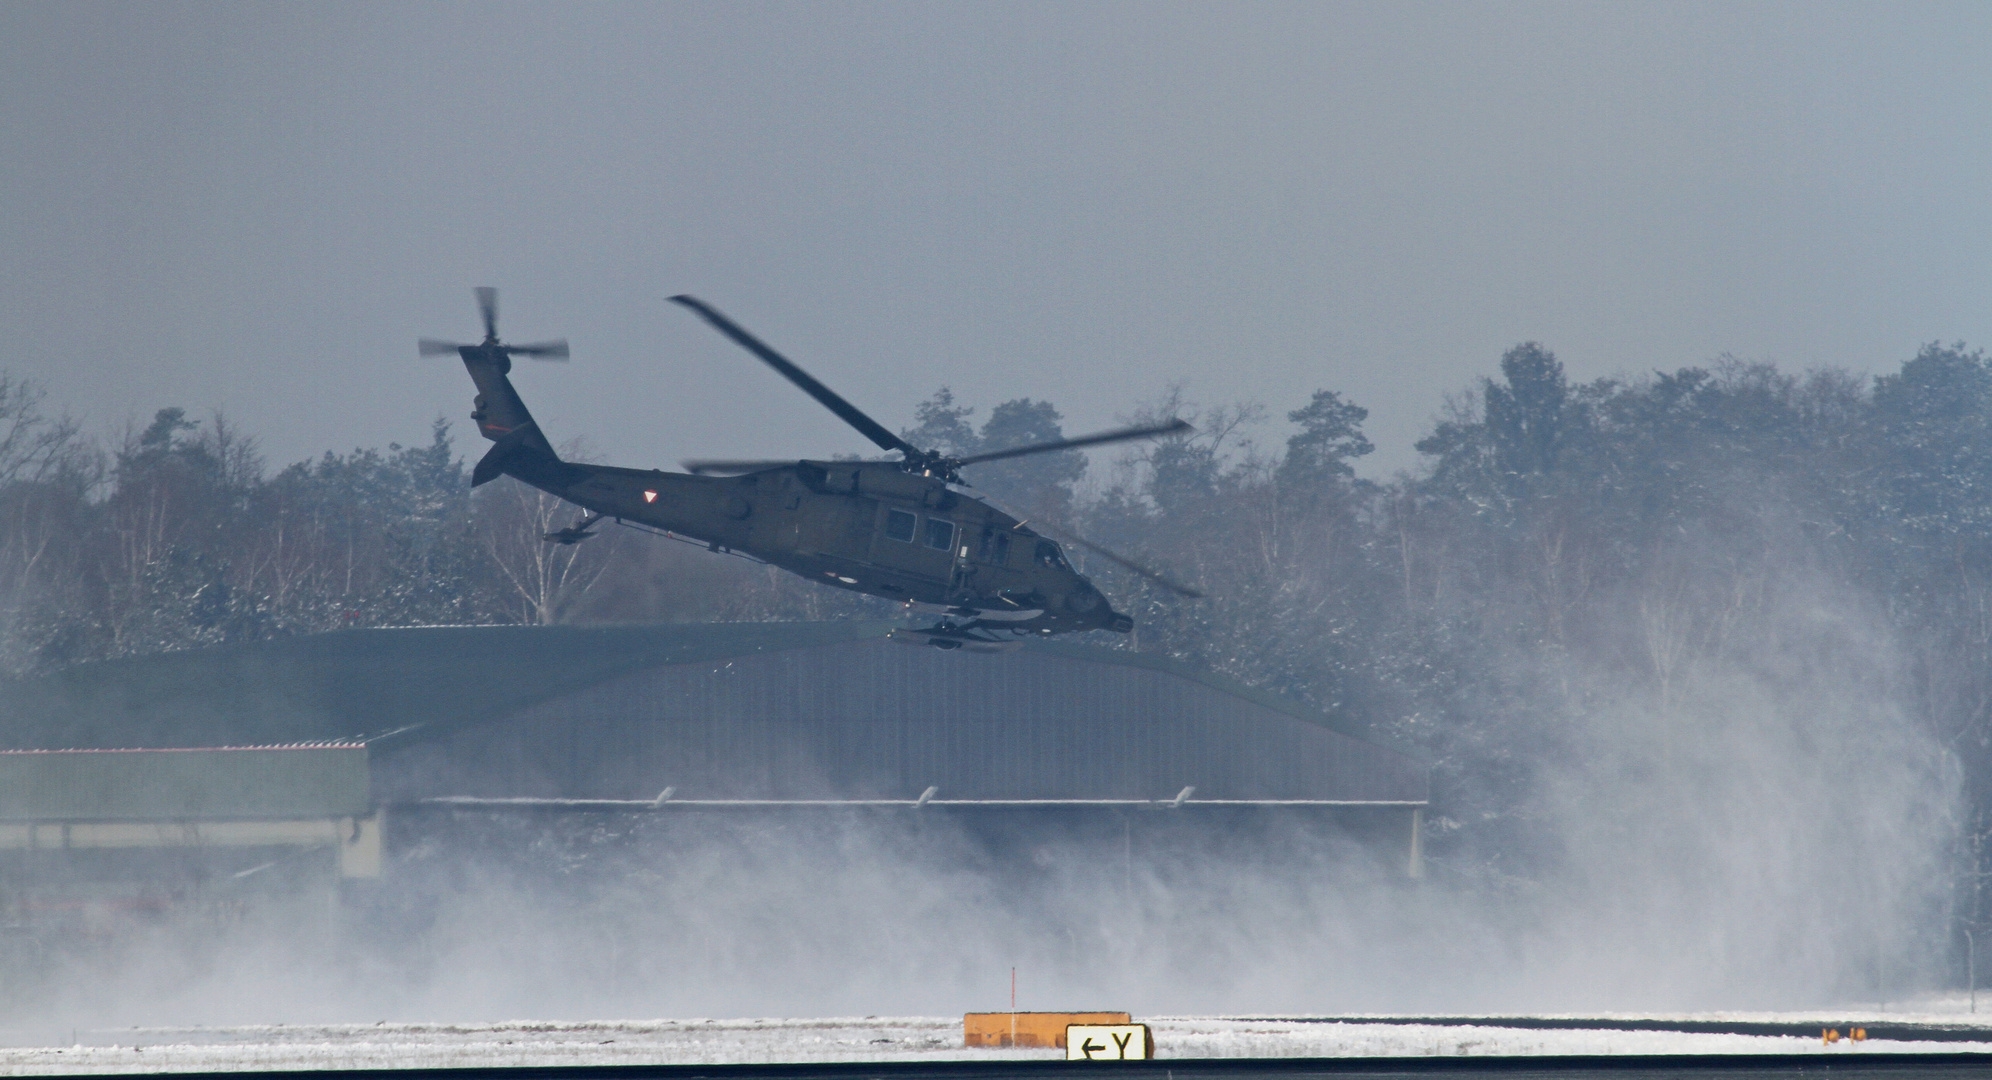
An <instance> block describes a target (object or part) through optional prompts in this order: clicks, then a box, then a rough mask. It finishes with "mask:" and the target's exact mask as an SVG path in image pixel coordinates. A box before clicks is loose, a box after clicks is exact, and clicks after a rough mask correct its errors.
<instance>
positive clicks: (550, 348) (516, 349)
mask: <svg viewBox="0 0 1992 1080" xmlns="http://www.w3.org/2000/svg"><path fill="white" fill-rule="evenodd" d="M505 351H506V352H509V353H511V354H512V355H513V356H530V357H532V358H533V359H535V360H565V359H567V339H566V338H562V339H560V340H559V341H542V342H538V343H537V344H533V345H507V346H505Z"/></svg>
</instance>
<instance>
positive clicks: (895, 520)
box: [885, 510, 914, 544]
mask: <svg viewBox="0 0 1992 1080" xmlns="http://www.w3.org/2000/svg"><path fill="white" fill-rule="evenodd" d="M913 524H914V519H913V515H912V514H909V513H907V512H906V511H904V510H894V511H892V512H891V513H889V514H887V515H885V535H886V536H887V537H888V538H889V539H893V540H904V541H905V542H907V543H909V544H910V543H912V542H913Z"/></svg>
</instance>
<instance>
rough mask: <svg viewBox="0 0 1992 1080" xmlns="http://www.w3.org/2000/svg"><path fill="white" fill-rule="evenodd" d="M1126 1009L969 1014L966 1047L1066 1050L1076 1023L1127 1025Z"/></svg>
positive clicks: (964, 1026) (965, 1024) (963, 1021)
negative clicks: (1067, 1036)
mask: <svg viewBox="0 0 1992 1080" xmlns="http://www.w3.org/2000/svg"><path fill="white" fill-rule="evenodd" d="M1128 1020H1129V1016H1128V1014H1127V1013H1124V1012H1084V1013H1080V1012H1018V1013H967V1014H965V1015H963V1016H962V1018H961V1029H962V1045H963V1046H1043V1047H1056V1048H1057V1049H1060V1050H1063V1049H1065V1029H1066V1028H1068V1027H1071V1026H1072V1025H1073V1024H1125V1023H1127V1022H1128Z"/></svg>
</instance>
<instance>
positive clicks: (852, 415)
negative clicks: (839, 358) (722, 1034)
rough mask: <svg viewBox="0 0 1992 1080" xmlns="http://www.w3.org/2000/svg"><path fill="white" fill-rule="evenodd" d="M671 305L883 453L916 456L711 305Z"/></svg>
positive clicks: (687, 301) (690, 299)
mask: <svg viewBox="0 0 1992 1080" xmlns="http://www.w3.org/2000/svg"><path fill="white" fill-rule="evenodd" d="M671 302H672V303H674V304H680V305H683V306H684V307H688V308H690V309H692V310H693V311H695V312H697V313H698V315H699V317H700V318H702V319H704V320H705V321H707V322H709V323H711V324H712V326H713V329H715V330H718V331H719V332H720V333H722V334H725V335H726V336H727V337H729V338H732V339H733V343H734V344H735V345H738V346H740V347H741V348H743V349H746V350H747V351H748V352H750V353H753V354H754V355H755V356H758V357H760V358H761V359H762V360H763V361H764V362H766V363H767V365H768V366H769V367H771V368H774V369H775V370H776V371H779V372H781V373H782V376H783V377H784V378H786V379H788V381H790V382H792V383H794V384H796V385H797V386H799V387H801V388H802V392H803V393H805V394H808V395H809V396H810V397H813V398H815V399H816V400H817V402H818V403H820V404H821V405H822V406H823V407H824V408H826V409H829V410H830V411H831V412H833V413H836V414H837V418H838V419H840V420H842V421H843V422H845V423H846V424H849V425H851V426H852V427H854V428H857V429H858V432H859V433H860V434H862V435H863V436H864V437H865V438H867V439H870V440H871V441H872V442H874V443H877V444H878V445H879V446H880V447H882V448H884V449H886V450H898V451H900V452H902V453H906V454H918V453H919V452H920V450H919V448H918V447H916V446H914V445H913V444H912V443H909V442H907V441H906V440H905V439H902V438H900V437H899V436H897V435H894V434H893V433H892V432H890V431H888V430H886V428H885V425H883V424H880V423H879V422H878V421H876V420H873V419H872V418H871V417H869V416H866V415H865V414H864V413H862V412H860V411H859V410H858V407H857V406H856V405H853V404H851V403H850V402H848V401H845V400H844V399H843V398H840V397H838V396H837V394H836V392H835V391H832V390H831V389H830V388H829V387H827V386H825V385H823V384H822V383H820V382H817V381H816V380H815V379H814V378H812V377H810V374H809V372H807V371H804V370H802V369H801V368H799V367H797V366H795V364H794V363H793V362H791V361H790V360H789V358H788V357H786V356H783V355H782V354H781V353H778V352H776V351H775V350H773V349H771V348H769V347H768V346H767V344H766V343H765V342H763V341H762V340H761V339H760V338H757V337H755V336H754V335H752V334H750V333H748V332H747V331H746V330H743V329H741V327H740V325H739V324H738V323H735V322H734V321H733V320H732V319H729V318H727V317H726V316H724V315H721V314H720V313H719V312H718V311H717V310H716V309H714V308H713V307H712V306H711V305H709V304H707V303H706V302H705V301H703V300H700V299H699V298H698V297H696V296H674V297H672V298H671Z"/></svg>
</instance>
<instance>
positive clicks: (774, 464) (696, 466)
mask: <svg viewBox="0 0 1992 1080" xmlns="http://www.w3.org/2000/svg"><path fill="white" fill-rule="evenodd" d="M678 464H679V465H681V466H683V467H684V470H685V471H686V472H688V473H691V474H692V475H694V476H739V475H741V474H742V473H750V472H760V471H761V470H762V469H779V468H781V467H782V466H784V465H793V464H795V461H794V459H790V460H787V461H716V460H710V459H706V458H693V459H692V460H690V461H681V462H679V463H678Z"/></svg>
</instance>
